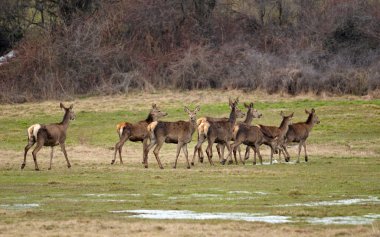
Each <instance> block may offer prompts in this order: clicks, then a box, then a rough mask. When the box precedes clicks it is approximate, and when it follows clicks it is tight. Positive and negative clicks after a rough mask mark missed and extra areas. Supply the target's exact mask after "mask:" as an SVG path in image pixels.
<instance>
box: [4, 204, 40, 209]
mask: <svg viewBox="0 0 380 237" xmlns="http://www.w3.org/2000/svg"><path fill="white" fill-rule="evenodd" d="M39 206H40V204H38V203H26V204H24V203H17V204H1V205H0V208H4V209H28V208H34V207H39Z"/></svg>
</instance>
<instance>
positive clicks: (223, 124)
mask: <svg viewBox="0 0 380 237" xmlns="http://www.w3.org/2000/svg"><path fill="white" fill-rule="evenodd" d="M238 103H239V99H238V98H237V99H235V101H232V100H231V99H229V105H230V108H231V112H230V116H229V119H228V121H216V122H211V121H207V122H206V123H205V129H204V136H200V138H201V139H199V140H198V143H197V145H196V146H195V148H194V156H193V162H194V159H195V154H196V151H197V150H198V149H199V146H200V145H201V144H202V143H203V141H204V139H205V138H207V141H208V145H207V149H206V153H207V158H208V160H209V163H210V165H214V163H213V161H212V145H213V144H214V143H218V144H223V145H225V146H227V149H228V151H229V152H230V151H231V146H230V141H231V139H232V130H233V127H234V126H235V123H236V118H237V117H244V116H245V114H244V113H243V112H242V111H241V110H240V109H239V108H238V107H237V105H238ZM202 137H203V138H202ZM222 159H223V160H221V163H222V164H223V165H224V163H225V159H224V157H223V153H222Z"/></svg>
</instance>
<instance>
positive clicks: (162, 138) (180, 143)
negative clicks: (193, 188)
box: [144, 106, 200, 169]
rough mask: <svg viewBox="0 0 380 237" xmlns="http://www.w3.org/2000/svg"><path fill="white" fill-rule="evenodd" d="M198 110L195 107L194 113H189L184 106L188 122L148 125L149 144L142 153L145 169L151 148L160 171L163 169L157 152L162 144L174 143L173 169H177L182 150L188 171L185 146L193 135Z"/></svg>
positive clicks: (160, 122)
mask: <svg viewBox="0 0 380 237" xmlns="http://www.w3.org/2000/svg"><path fill="white" fill-rule="evenodd" d="M199 110H200V108H199V106H197V107H196V108H195V109H194V111H190V110H189V109H188V108H187V107H186V106H185V112H186V113H187V114H188V115H189V121H176V122H162V121H159V122H153V123H151V124H149V126H148V131H149V133H150V140H151V143H150V144H149V146H148V147H147V148H146V150H145V151H144V154H145V159H144V161H145V168H148V153H149V151H150V149H152V147H153V146H156V147H155V148H154V151H153V153H154V155H155V156H156V159H157V163H158V165H159V167H160V168H161V169H163V168H164V167H163V166H162V164H161V161H160V158H159V152H160V149H161V147H162V145H163V144H164V143H174V144H177V155H176V159H175V162H174V166H173V168H174V169H175V168H176V167H177V161H178V156H179V153H180V151H181V149H182V151H183V153H184V154H185V157H186V161H187V168H188V169H190V163H189V158H188V152H187V144H188V143H190V142H191V139H192V136H193V133H194V132H195V129H196V126H197V123H196V119H197V118H196V114H197V112H198V111H199Z"/></svg>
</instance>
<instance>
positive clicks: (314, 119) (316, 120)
mask: <svg viewBox="0 0 380 237" xmlns="http://www.w3.org/2000/svg"><path fill="white" fill-rule="evenodd" d="M305 113H307V114H308V115H309V118H308V119H307V120H308V121H310V122H311V123H312V124H319V123H320V122H321V121H320V120H319V118H318V116H317V114H316V113H315V109H314V108H312V109H311V112H309V111H308V110H307V109H305Z"/></svg>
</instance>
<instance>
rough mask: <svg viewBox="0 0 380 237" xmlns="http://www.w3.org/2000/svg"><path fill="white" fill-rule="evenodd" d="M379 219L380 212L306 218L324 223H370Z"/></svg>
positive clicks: (307, 220)
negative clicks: (362, 214)
mask: <svg viewBox="0 0 380 237" xmlns="http://www.w3.org/2000/svg"><path fill="white" fill-rule="evenodd" d="M378 219H380V215H379V214H369V215H364V216H337V217H321V218H318V217H310V218H306V222H308V223H310V224H323V225H333V224H335V225H369V224H372V222H374V221H376V220H378Z"/></svg>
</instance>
